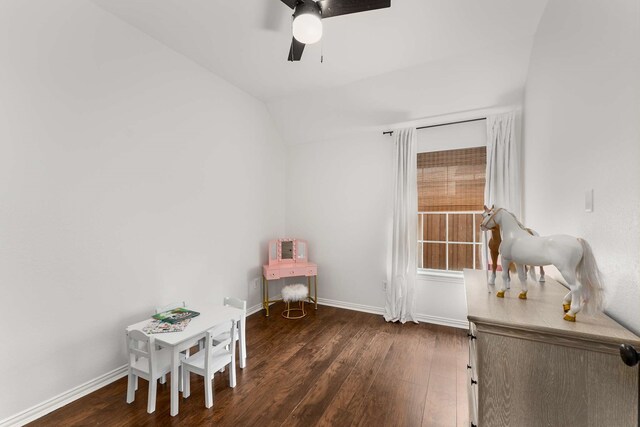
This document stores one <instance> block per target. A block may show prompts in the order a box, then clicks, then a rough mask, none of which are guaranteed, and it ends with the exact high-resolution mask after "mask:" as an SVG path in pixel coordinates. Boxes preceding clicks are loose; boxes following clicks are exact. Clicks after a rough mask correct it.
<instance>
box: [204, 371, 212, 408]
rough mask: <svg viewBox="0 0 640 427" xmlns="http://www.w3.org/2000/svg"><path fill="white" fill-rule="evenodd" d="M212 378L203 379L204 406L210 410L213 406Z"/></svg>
mask: <svg viewBox="0 0 640 427" xmlns="http://www.w3.org/2000/svg"><path fill="white" fill-rule="evenodd" d="M212 382H213V378H209V379H207V378H206V377H205V378H204V406H206V407H207V408H211V407H212V406H213V388H212V386H211V383H212Z"/></svg>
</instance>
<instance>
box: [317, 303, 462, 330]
mask: <svg viewBox="0 0 640 427" xmlns="http://www.w3.org/2000/svg"><path fill="white" fill-rule="evenodd" d="M318 304H321V305H328V306H331V307H337V308H344V309H347V310H354V311H363V312H365V313H371V314H379V315H381V316H382V315H383V314H384V308H381V307H374V306H371V305H362V304H354V303H350V302H344V301H336V300H330V299H326V298H318ZM416 319H417V320H418V321H419V322H424V323H433V324H436V325H442V326H450V327H452V328H460V329H469V322H467V321H466V320H459V319H448V318H446V317H438V316H430V315H428V314H419V313H418V314H416Z"/></svg>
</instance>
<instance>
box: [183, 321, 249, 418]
mask: <svg viewBox="0 0 640 427" xmlns="http://www.w3.org/2000/svg"><path fill="white" fill-rule="evenodd" d="M224 333H229V336H228V338H227V339H225V340H223V341H214V337H219V336H221V335H222V334H224ZM235 336H236V322H235V320H231V321H226V322H223V323H220V324H218V325H216V326H214V327H213V328H211V329H209V330H208V331H207V335H206V338H205V344H204V349H203V350H200V351H198V352H197V353H196V354H194V355H192V356H191V357H189V358H188V359H184V360H183V361H182V377H183V381H184V384H183V389H184V392H183V393H182V396H183V397H185V398H186V397H189V396H190V395H191V378H190V377H191V375H190V373H191V372H193V373H194V374H198V375H200V376H202V377H204V403H205V406H206V407H207V408H211V406H213V388H212V385H211V382H212V381H213V376H214V375H215V373H216V372H218V371H220V370H222V369H224V368H225V367H226V366H227V365H231V367H230V368H229V387H232V388H233V387H235V386H236V346H235V344H234V341H235Z"/></svg>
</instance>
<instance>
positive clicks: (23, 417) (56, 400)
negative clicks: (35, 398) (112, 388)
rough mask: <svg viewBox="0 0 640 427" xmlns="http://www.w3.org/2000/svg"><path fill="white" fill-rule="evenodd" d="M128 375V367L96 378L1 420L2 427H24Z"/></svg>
mask: <svg viewBox="0 0 640 427" xmlns="http://www.w3.org/2000/svg"><path fill="white" fill-rule="evenodd" d="M126 375H127V365H124V366H121V367H119V368H116V369H114V370H113V371H111V372H107V373H106V374H104V375H101V376H99V377H98V378H94V379H92V380H90V381H87V382H86V383H84V384H81V385H79V386H77V387H74V388H72V389H71V390H67V391H65V392H64V393H61V394H59V395H57V396H55V397H52V398H51V399H48V400H46V401H44V402H42V403H40V404H38V405H35V406H32V407H31V408H29V409H26V410H24V411H22V412H20V413H18V414H15V415H12V416H10V417H9V418H5V419H4V420H0V427H14V426H23V425H25V424H27V423H30V422H31V421H33V420H36V419H38V418H40V417H43V416H45V415H46V414H48V413H49V412H53V411H55V410H56V409H58V408H61V407H63V406H64V405H67V404H69V403H71V402H73V401H74V400H78V399H80V398H81V397H82V396H86V395H87V394H89V393H92V392H94V391H96V390H98V389H100V388H102V387H104V386H106V385H108V384H111V383H112V382H114V381H117V380H119V379H120V378H122V377H124V376H126Z"/></svg>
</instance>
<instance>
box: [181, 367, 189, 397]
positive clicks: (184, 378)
mask: <svg viewBox="0 0 640 427" xmlns="http://www.w3.org/2000/svg"><path fill="white" fill-rule="evenodd" d="M182 384H183V386H182V390H183V391H182V397H189V396H191V372H190V371H188V370H186V369H183V371H182Z"/></svg>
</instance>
